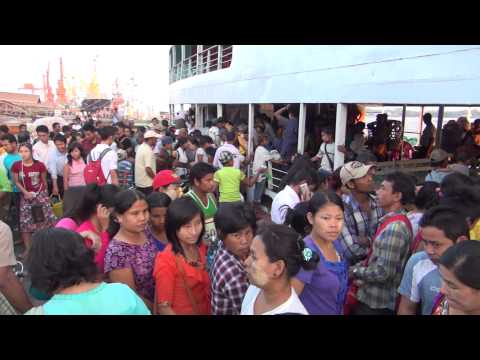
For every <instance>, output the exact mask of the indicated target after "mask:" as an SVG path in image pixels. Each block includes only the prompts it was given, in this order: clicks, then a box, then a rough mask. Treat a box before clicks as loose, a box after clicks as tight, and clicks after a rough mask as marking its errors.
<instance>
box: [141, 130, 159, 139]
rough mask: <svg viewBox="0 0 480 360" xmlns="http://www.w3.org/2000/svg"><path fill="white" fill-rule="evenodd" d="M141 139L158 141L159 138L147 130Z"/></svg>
mask: <svg viewBox="0 0 480 360" xmlns="http://www.w3.org/2000/svg"><path fill="white" fill-rule="evenodd" d="M143 138H144V139H148V138H157V139H160V138H161V136H160V135H159V134H157V133H156V132H155V131H153V130H148V131H147V132H145V134H144V135H143Z"/></svg>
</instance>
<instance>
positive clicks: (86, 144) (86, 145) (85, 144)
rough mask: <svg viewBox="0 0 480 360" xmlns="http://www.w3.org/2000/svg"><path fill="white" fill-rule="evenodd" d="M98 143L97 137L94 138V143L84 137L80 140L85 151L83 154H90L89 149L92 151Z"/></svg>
mask: <svg viewBox="0 0 480 360" xmlns="http://www.w3.org/2000/svg"><path fill="white" fill-rule="evenodd" d="M98 144H100V139H99V138H98V137H97V138H96V139H95V143H93V142H91V141H88V140H87V139H84V140H83V141H82V148H83V151H85V154H86V155H88V154H90V151H92V149H93V148H94V147H95V146H97V145H98Z"/></svg>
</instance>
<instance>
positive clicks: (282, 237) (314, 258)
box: [257, 224, 320, 278]
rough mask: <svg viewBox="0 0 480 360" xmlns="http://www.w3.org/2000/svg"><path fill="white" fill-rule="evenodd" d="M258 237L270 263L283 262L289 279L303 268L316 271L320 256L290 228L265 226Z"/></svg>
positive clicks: (276, 225) (273, 225) (274, 225)
mask: <svg viewBox="0 0 480 360" xmlns="http://www.w3.org/2000/svg"><path fill="white" fill-rule="evenodd" d="M257 236H258V237H259V238H260V239H261V241H262V242H263V245H264V246H265V253H266V254H267V256H268V259H269V260H270V262H275V261H278V260H282V261H283V262H284V263H285V268H286V273H287V277H288V278H292V277H294V276H295V275H297V274H298V272H299V271H300V269H301V268H303V269H305V270H314V269H315V268H316V267H317V264H318V262H319V260H320V258H319V257H318V255H317V254H316V253H315V252H314V251H312V250H310V249H308V248H307V247H306V246H305V242H304V241H303V239H302V238H301V236H300V235H298V234H297V233H296V232H295V231H294V230H292V229H291V228H289V227H288V226H286V225H278V224H269V225H265V226H263V227H262V228H260V229H259V231H258V233H257ZM307 255H308V256H307Z"/></svg>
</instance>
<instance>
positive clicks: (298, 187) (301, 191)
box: [271, 168, 318, 224]
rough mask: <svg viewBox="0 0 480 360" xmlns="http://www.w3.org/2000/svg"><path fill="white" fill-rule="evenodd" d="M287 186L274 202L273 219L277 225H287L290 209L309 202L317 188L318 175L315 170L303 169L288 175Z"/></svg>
mask: <svg viewBox="0 0 480 360" xmlns="http://www.w3.org/2000/svg"><path fill="white" fill-rule="evenodd" d="M287 177H289V179H288V181H287V185H286V186H285V188H284V189H283V190H282V191H280V192H279V193H278V194H277V195H276V196H275V198H274V199H273V202H272V210H271V217H272V221H273V222H274V223H276V224H283V223H285V217H286V215H287V211H288V209H289V208H290V209H293V208H294V207H295V205H297V204H298V203H299V202H300V201H308V200H310V198H311V197H312V191H313V189H314V188H316V186H317V182H318V174H317V173H316V172H315V170H314V169H311V168H301V169H295V171H294V172H292V173H290V172H289V174H287Z"/></svg>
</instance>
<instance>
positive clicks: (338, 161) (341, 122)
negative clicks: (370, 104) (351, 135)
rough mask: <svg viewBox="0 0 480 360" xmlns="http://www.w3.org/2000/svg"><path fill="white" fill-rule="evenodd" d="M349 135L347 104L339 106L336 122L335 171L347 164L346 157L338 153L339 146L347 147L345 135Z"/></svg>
mask: <svg viewBox="0 0 480 360" xmlns="http://www.w3.org/2000/svg"><path fill="white" fill-rule="evenodd" d="M346 133H347V104H342V103H338V104H337V118H336V121H335V161H334V164H333V167H334V170H335V169H338V168H339V167H340V166H342V165H343V164H344V163H345V155H344V154H343V153H342V152H340V151H338V146H339V145H344V146H345V135H346Z"/></svg>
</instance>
